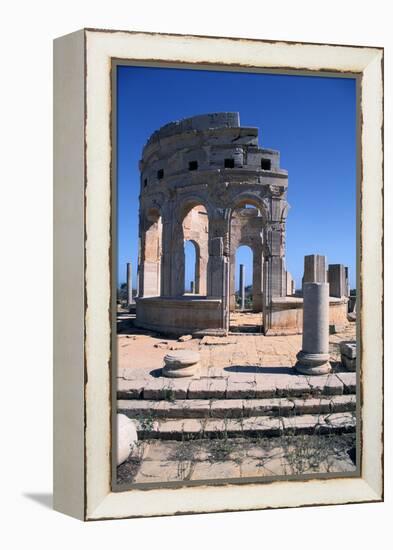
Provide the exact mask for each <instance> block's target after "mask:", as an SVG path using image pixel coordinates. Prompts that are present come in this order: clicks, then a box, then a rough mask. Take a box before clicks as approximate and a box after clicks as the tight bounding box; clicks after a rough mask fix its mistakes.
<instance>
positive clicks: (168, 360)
mask: <svg viewBox="0 0 393 550" xmlns="http://www.w3.org/2000/svg"><path fill="white" fill-rule="evenodd" d="M199 361H200V355H199V353H197V352H196V351H191V350H178V351H173V352H172V353H168V354H167V355H165V357H164V363H165V365H164V367H163V369H162V375H163V376H165V377H166V378H185V377H188V376H194V375H195V374H198V372H199Z"/></svg>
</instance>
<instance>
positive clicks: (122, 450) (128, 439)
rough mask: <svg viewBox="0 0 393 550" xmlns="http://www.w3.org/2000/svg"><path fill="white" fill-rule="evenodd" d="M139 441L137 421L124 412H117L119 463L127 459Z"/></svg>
mask: <svg viewBox="0 0 393 550" xmlns="http://www.w3.org/2000/svg"><path fill="white" fill-rule="evenodd" d="M137 441H138V434H137V431H136V424H135V422H134V421H133V420H130V419H129V418H128V417H127V416H125V415H124V414H117V465H119V464H122V463H123V462H124V461H125V460H127V458H128V457H129V455H130V452H131V449H132V446H133V445H135V443H136V442H137Z"/></svg>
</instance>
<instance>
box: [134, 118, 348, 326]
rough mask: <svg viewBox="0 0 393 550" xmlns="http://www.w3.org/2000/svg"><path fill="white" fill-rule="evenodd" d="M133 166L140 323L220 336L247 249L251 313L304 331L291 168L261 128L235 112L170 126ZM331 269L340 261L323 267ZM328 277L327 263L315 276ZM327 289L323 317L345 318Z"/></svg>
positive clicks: (341, 299)
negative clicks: (292, 243)
mask: <svg viewBox="0 0 393 550" xmlns="http://www.w3.org/2000/svg"><path fill="white" fill-rule="evenodd" d="M140 172H141V180H140V210H139V262H138V298H137V300H136V324H137V325H138V326H140V327H143V328H145V329H150V330H155V331H158V332H162V333H168V334H175V335H176V334H177V335H179V334H185V333H191V334H198V333H199V334H203V333H205V334H218V335H219V334H226V333H227V332H228V330H229V326H230V325H229V321H230V312H231V310H233V309H234V307H235V256H236V250H237V248H238V247H239V246H242V245H247V246H249V247H250V248H251V250H252V252H253V274H252V281H253V284H252V287H253V300H252V302H253V310H254V311H256V312H261V321H262V322H263V332H264V334H294V333H300V332H301V331H302V315H303V312H302V309H303V300H302V298H301V297H299V296H293V290H292V291H290V290H288V291H287V289H288V288H289V287H292V288H293V285H292V284H291V281H292V278H291V276H290V274H289V273H287V272H286V268H285V221H286V217H287V213H288V208H289V205H288V202H287V188H288V174H287V172H286V170H283V169H282V168H280V154H279V152H278V151H274V150H272V149H265V148H263V147H261V146H260V145H259V143H258V128H252V127H243V126H240V120H239V114H238V113H214V114H205V115H198V116H195V117H191V118H187V119H184V120H181V121H178V122H171V123H169V124H166V125H165V126H163V127H162V128H160V129H159V130H157V131H156V132H154V133H153V134H152V136H151V137H150V139H149V140H148V142H147V143H146V145H145V146H144V148H143V152H142V159H141V161H140ZM187 241H190V242H191V243H193V245H194V248H195V273H194V288H193V292H192V293H190V292H189V291H188V289H186V287H185V250H184V247H185V243H186V242H187ZM317 258H318V256H315V257H314V256H312V257H310V259H311V260H312V261H313V262H314V261H316V259H317ZM334 267H340V266H329V273H330V271H331V270H332V269H333V268H334ZM341 267H343V266H341ZM321 269H322V268H321ZM305 275H306V273H305ZM332 275H334V273H333V271H332ZM327 277H328V270H327V266H326V268H325V267H323V269H322V271H321V274H320V280H321V281H326V280H327ZM304 280H305V281H306V280H307V281H308V280H309V279H308V278H307V277H306V278H305V279H304ZM310 280H316V279H313V278H311V279H310ZM318 280H319V279H318ZM329 280H330V275H329ZM340 280H341V279H340ZM288 282H289V283H288ZM330 286H331V297H330V299H329V316H330V323H331V324H345V323H346V322H347V320H346V309H347V301H348V299H347V297H346V296H344V293H340V292H339V293H338V294H337V293H333V292H332V288H333V285H332V284H331V285H330ZM341 286H342V285H341ZM332 295H333V296H332Z"/></svg>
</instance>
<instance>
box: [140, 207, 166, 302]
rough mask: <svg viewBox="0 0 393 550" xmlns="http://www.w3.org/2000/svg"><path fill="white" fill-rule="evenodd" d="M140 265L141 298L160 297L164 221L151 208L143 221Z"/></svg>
mask: <svg viewBox="0 0 393 550" xmlns="http://www.w3.org/2000/svg"><path fill="white" fill-rule="evenodd" d="M140 254H141V261H140V265H139V296H140V297H148V296H160V294H161V256H162V221H161V214H160V211H159V210H158V209H157V208H150V209H149V210H148V211H147V212H146V215H145V218H144V220H143V230H142V232H141V253H140Z"/></svg>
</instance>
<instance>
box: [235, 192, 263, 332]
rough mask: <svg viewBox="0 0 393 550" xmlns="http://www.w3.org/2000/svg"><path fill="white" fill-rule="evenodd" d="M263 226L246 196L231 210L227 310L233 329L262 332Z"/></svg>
mask: <svg viewBox="0 0 393 550" xmlns="http://www.w3.org/2000/svg"><path fill="white" fill-rule="evenodd" d="M263 229H264V217H263V216H262V213H261V209H260V208H258V207H257V206H256V204H253V203H251V202H250V201H249V199H247V200H246V199H244V200H242V201H240V202H239V203H238V204H237V205H236V208H234V209H233V210H232V214H231V220H230V275H229V286H230V296H229V309H230V313H231V315H230V327H231V330H235V331H237V332H261V331H262V302H263V300H262V289H263V280H262V278H263ZM240 266H243V267H240ZM241 272H242V274H243V281H241V280H240V279H241ZM241 283H243V284H241ZM243 287H244V292H243Z"/></svg>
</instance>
